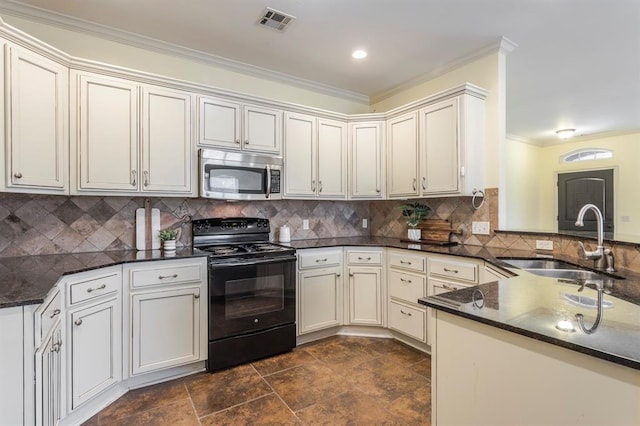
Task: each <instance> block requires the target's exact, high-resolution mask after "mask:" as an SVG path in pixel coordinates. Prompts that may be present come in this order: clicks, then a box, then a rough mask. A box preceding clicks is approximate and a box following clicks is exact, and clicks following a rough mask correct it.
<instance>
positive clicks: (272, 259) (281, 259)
mask: <svg viewBox="0 0 640 426" xmlns="http://www.w3.org/2000/svg"><path fill="white" fill-rule="evenodd" d="M296 260H297V258H296V256H295V255H293V256H280V257H268V258H261V259H246V260H243V261H238V262H225V261H224V260H223V261H220V262H216V261H215V260H211V261H209V269H221V268H232V267H234V266H251V265H264V264H266V263H281V262H295V261H296Z"/></svg>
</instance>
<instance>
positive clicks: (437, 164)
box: [420, 98, 460, 194]
mask: <svg viewBox="0 0 640 426" xmlns="http://www.w3.org/2000/svg"><path fill="white" fill-rule="evenodd" d="M420 134H421V135H422V157H421V160H422V177H421V180H420V188H421V191H422V193H423V194H438V193H455V192H458V189H459V186H458V184H459V182H458V173H459V171H460V166H459V164H458V154H459V144H458V142H459V138H458V99H457V98H455V99H449V100H446V101H443V102H438V103H437V104H435V105H431V106H429V107H427V108H424V109H422V110H421V111H420Z"/></svg>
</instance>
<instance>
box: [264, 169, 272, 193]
mask: <svg viewBox="0 0 640 426" xmlns="http://www.w3.org/2000/svg"><path fill="white" fill-rule="evenodd" d="M265 169H267V193H266V194H265V198H269V196H270V195H271V167H269V166H268V165H267V167H265Z"/></svg>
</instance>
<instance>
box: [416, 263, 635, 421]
mask: <svg viewBox="0 0 640 426" xmlns="http://www.w3.org/2000/svg"><path fill="white" fill-rule="evenodd" d="M518 274H520V276H518V277H513V278H509V279H506V280H499V281H498V282H494V283H488V284H481V285H479V286H475V287H470V288H466V289H463V290H458V291H454V292H450V293H446V294H443V295H438V296H430V297H427V298H423V299H421V300H420V303H422V304H424V305H426V306H429V307H431V308H432V329H431V332H432V333H433V336H432V347H431V349H432V362H433V366H432V368H433V377H432V398H433V399H432V407H433V408H432V410H433V411H432V416H433V420H432V422H433V424H476V425H480V424H482V425H485V424H491V425H512V424H519V425H540V424H544V425H578V424H580V425H583V424H593V425H603V424H611V425H613V424H615V425H632V424H633V425H635V424H639V423H640V408H639V407H640V405H639V402H640V308H639V304H640V298H639V297H638V291H637V286H636V285H635V284H634V283H633V282H631V280H612V281H610V282H608V284H605V288H604V289H602V288H601V289H598V287H597V286H598V285H601V284H599V283H597V282H588V281H587V282H586V284H585V285H582V286H580V285H579V284H578V283H576V282H571V281H567V280H563V279H556V278H548V277H541V276H535V275H532V274H529V273H527V272H524V271H518ZM605 283H607V281H606V280H605ZM599 291H600V292H602V293H603V294H602V293H601V294H600V295H601V296H602V297H603V299H602V308H601V309H602V312H601V315H602V321H601V322H600V323H599V324H598V323H597V320H596V311H597V309H596V301H597V300H598V292H599ZM579 313H583V314H584V315H585V319H584V323H585V325H586V326H587V332H585V331H584V330H581V329H580V328H578V327H574V326H573V325H571V323H572V322H573V323H575V316H576V314H579ZM461 401H464V407H465V409H464V410H461V409H460V402H461Z"/></svg>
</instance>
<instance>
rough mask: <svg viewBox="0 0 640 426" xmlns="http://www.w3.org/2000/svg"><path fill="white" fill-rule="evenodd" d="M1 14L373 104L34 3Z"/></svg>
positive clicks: (0, 7)
mask: <svg viewBox="0 0 640 426" xmlns="http://www.w3.org/2000/svg"><path fill="white" fill-rule="evenodd" d="M0 13H3V14H6V15H12V16H15V17H18V18H23V19H27V20H30V21H35V22H40V23H43V24H46V25H51V26H54V27H58V28H62V29H65V30H69V31H74V32H81V33H85V34H88V35H91V36H95V37H99V38H102V39H105V40H109V41H113V42H116V43H120V44H125V45H128V46H132V47H136V48H140V49H144V50H149V51H153V52H156V53H162V54H168V55H171V56H175V57H180V58H183V59H187V60H191V61H196V62H200V63H204V64H207V65H213V66H216V67H220V68H224V69H227V70H230V71H234V72H238V73H241V74H245V75H249V76H252V77H258V78H263V79H267V80H271V81H275V82H280V83H284V84H287V85H291V86H295V87H299V88H302V89H307V90H311V91H314V92H317V93H321V94H326V95H330V96H335V97H338V98H341V99H345V100H348V101H353V102H357V103H360V104H364V105H370V98H369V96H367V95H364V94H362V93H357V92H353V91H349V90H345V89H340V88H337V87H334V86H330V85H327V84H322V83H318V82H315V81H311V80H306V79H303V78H298V77H294V76H292V75H289V74H285V73H281V72H277V71H272V70H268V69H266V68H261V67H257V66H254V65H251V64H247V63H244V62H239V61H234V60H232V59H227V58H223V57H221V56H217V55H213V54H210V53H206V52H202V51H199V50H195V49H191V48H188V47H185V46H180V45H177V44H173V43H169V42H165V41H162V40H158V39H154V38H151V37H145V36H142V35H139V34H135V33H132V32H128V31H123V30H119V29H116V28H113V27H109V26H106V25H101V24H97V23H94V22H90V21H86V20H83V19H78V18H74V17H71V16H68V15H64V14H61V13H56V12H51V11H47V10H44V9H41V8H38V7H35V6H28V5H23V4H17V3H13V2H10V1H6V0H5V1H1V2H0Z"/></svg>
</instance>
